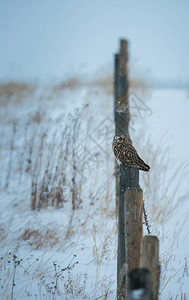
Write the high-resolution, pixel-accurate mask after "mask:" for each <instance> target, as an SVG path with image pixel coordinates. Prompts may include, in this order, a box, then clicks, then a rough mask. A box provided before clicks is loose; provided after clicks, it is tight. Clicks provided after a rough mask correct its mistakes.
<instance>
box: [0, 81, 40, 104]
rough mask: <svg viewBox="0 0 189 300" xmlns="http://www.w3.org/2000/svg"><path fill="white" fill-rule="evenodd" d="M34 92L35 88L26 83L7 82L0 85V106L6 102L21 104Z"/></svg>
mask: <svg viewBox="0 0 189 300" xmlns="http://www.w3.org/2000/svg"><path fill="white" fill-rule="evenodd" d="M34 91H35V86H34V85H31V84H27V83H23V82H21V83H19V82H13V81H10V82H7V83H4V84H3V83H1V84H0V105H5V104H7V102H10V101H11V102H13V103H15V104H16V103H21V102H22V101H25V98H27V97H30V96H32V94H33V93H34Z"/></svg>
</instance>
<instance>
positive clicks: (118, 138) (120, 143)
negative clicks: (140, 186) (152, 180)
mask: <svg viewBox="0 0 189 300" xmlns="http://www.w3.org/2000/svg"><path fill="white" fill-rule="evenodd" d="M112 147H113V151H114V154H115V157H116V160H117V162H118V164H119V165H120V164H123V165H125V166H129V167H133V168H138V169H140V170H142V171H149V169H150V167H149V166H148V165H147V164H146V163H145V162H144V161H143V160H142V159H141V158H140V157H139V155H138V153H137V151H136V150H135V148H134V147H133V146H132V145H131V142H130V141H129V140H128V139H127V138H126V137H125V136H124V135H123V134H116V135H115V137H114V139H113V144H112Z"/></svg>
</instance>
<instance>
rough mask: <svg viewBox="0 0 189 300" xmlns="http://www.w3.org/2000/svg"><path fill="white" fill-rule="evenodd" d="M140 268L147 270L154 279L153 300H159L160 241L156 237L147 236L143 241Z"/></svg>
mask: <svg viewBox="0 0 189 300" xmlns="http://www.w3.org/2000/svg"><path fill="white" fill-rule="evenodd" d="M140 266H141V267H142V268H147V269H148V270H149V271H150V273H151V279H152V299H153V300H157V299H158V288H159V275H160V274H159V240H158V238H157V237H156V236H155V235H146V236H144V238H143V240H142V255H141V262H140Z"/></svg>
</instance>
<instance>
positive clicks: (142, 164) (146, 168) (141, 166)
mask: <svg viewBox="0 0 189 300" xmlns="http://www.w3.org/2000/svg"><path fill="white" fill-rule="evenodd" d="M137 165H138V168H139V170H142V171H146V172H148V171H149V170H150V166H148V165H147V164H146V163H145V162H144V161H143V160H142V159H141V158H140V157H138V159H137Z"/></svg>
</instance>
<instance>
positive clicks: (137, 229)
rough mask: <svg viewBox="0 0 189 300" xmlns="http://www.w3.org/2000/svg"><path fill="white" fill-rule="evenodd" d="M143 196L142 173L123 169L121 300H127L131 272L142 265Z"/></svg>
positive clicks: (119, 286)
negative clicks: (128, 280)
mask: <svg viewBox="0 0 189 300" xmlns="http://www.w3.org/2000/svg"><path fill="white" fill-rule="evenodd" d="M142 210H143V194H142V190H141V189H140V187H139V170H138V169H136V168H132V167H127V166H124V165H120V196H119V218H118V255H117V299H125V295H126V283H127V278H126V277H127V272H128V271H130V270H131V269H132V268H138V267H139V264H140V245H141V239H142V232H143V231H142V228H143V221H142V216H143V214H142Z"/></svg>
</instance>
